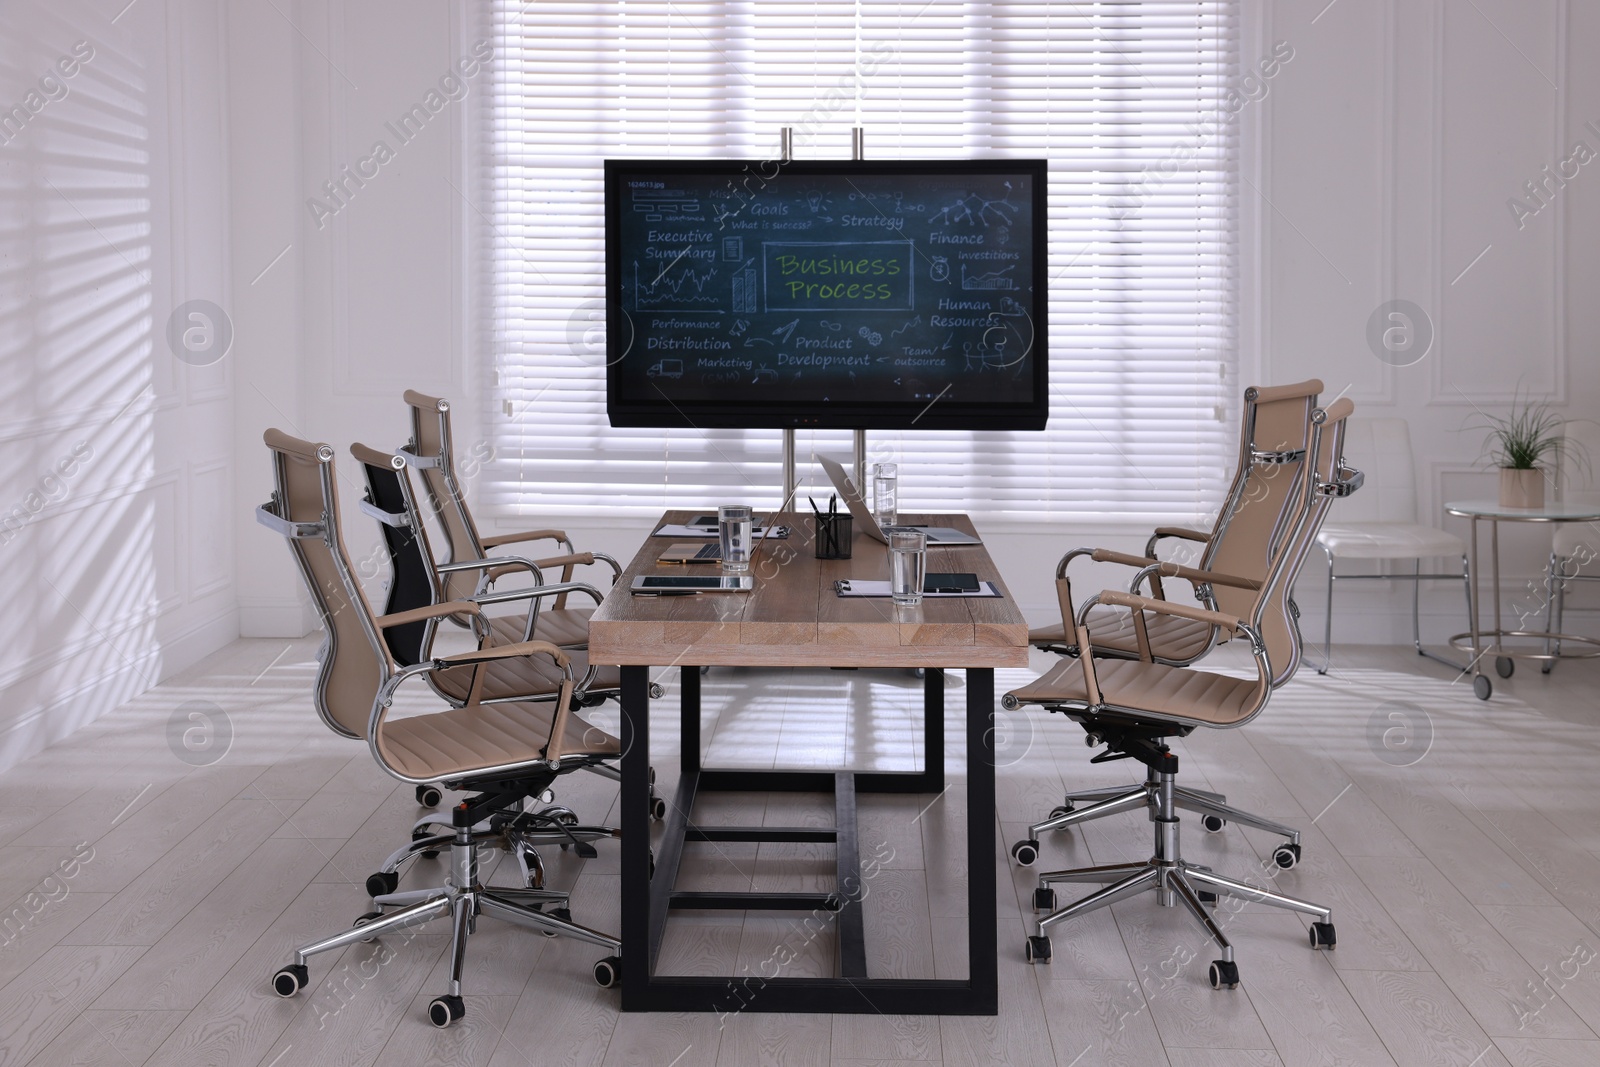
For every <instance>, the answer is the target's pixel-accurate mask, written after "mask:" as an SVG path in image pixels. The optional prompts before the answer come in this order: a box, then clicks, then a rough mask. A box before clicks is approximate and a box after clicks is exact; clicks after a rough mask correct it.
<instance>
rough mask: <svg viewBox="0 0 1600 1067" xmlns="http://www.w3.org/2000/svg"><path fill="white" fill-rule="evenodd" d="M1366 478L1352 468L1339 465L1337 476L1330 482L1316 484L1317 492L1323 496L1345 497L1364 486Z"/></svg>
mask: <svg viewBox="0 0 1600 1067" xmlns="http://www.w3.org/2000/svg"><path fill="white" fill-rule="evenodd" d="M1366 481H1367V476H1366V475H1365V474H1363V473H1362V472H1361V471H1358V470H1356V469H1355V468H1354V467H1346V466H1345V465H1344V464H1343V463H1340V464H1339V474H1338V476H1337V477H1335V478H1334V480H1333V481H1331V482H1318V483H1317V492H1319V493H1321V494H1322V495H1323V496H1331V497H1336V498H1337V497H1346V496H1349V495H1350V494H1352V493H1354V492H1355V491H1356V490H1358V489H1360V488H1361V487H1362V486H1363V485H1365V484H1366Z"/></svg>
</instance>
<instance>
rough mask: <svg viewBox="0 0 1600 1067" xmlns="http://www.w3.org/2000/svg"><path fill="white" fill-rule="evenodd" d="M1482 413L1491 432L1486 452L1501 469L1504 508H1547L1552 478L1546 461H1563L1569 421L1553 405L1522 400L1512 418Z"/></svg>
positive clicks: (1514, 403)
mask: <svg viewBox="0 0 1600 1067" xmlns="http://www.w3.org/2000/svg"><path fill="white" fill-rule="evenodd" d="M1479 414H1480V415H1481V416H1482V420H1483V421H1482V424H1483V425H1484V426H1485V427H1486V428H1487V429H1488V431H1489V435H1488V437H1487V438H1486V439H1485V440H1484V442H1483V450H1484V452H1486V453H1487V454H1488V456H1489V458H1490V459H1491V460H1493V461H1494V464H1495V466H1497V467H1499V468H1500V506H1501V507H1507V508H1542V507H1544V483H1545V479H1546V477H1548V475H1547V472H1546V471H1545V464H1543V463H1542V461H1544V460H1546V459H1547V458H1548V459H1551V460H1555V459H1559V458H1560V456H1561V453H1562V451H1563V449H1564V447H1565V444H1564V442H1565V430H1566V420H1565V419H1563V418H1562V417H1561V416H1559V415H1557V414H1556V413H1555V412H1553V411H1551V410H1550V405H1549V404H1546V403H1543V402H1540V403H1532V402H1528V403H1523V402H1521V401H1519V400H1512V402H1511V413H1510V414H1509V415H1505V416H1499V415H1490V414H1487V413H1485V412H1480V413H1479Z"/></svg>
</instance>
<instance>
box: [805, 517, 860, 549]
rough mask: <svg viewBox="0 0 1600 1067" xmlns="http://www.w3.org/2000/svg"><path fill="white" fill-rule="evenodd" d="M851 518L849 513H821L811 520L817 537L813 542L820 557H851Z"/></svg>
mask: <svg viewBox="0 0 1600 1067" xmlns="http://www.w3.org/2000/svg"><path fill="white" fill-rule="evenodd" d="M850 520H851V516H850V514H849V513H845V514H843V515H820V516H817V517H815V518H813V519H812V520H811V521H812V523H813V525H814V526H815V527H816V530H815V532H816V538H815V539H814V540H813V541H812V543H811V544H812V547H813V548H814V549H815V550H816V554H817V558H818V559H849V558H850V536H851V533H852V530H851V525H850Z"/></svg>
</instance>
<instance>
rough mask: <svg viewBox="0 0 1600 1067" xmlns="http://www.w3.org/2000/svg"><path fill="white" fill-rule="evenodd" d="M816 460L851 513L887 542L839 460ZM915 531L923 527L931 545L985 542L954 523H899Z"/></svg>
mask: <svg viewBox="0 0 1600 1067" xmlns="http://www.w3.org/2000/svg"><path fill="white" fill-rule="evenodd" d="M817 462H818V463H821V464H822V469H823V470H825V471H827V472H828V479H829V480H830V481H832V482H833V487H834V488H835V489H837V490H839V495H840V496H842V497H844V502H845V504H846V506H848V507H849V508H850V514H851V515H853V516H855V520H856V522H857V523H858V524H860V526H861V528H862V529H863V530H865V531H867V533H868V535H870V536H872V537H875V538H877V539H878V540H879V541H882V542H883V543H884V544H888V543H889V539H888V538H887V537H885V536H883V530H882V529H880V528H879V526H878V520H877V519H874V518H873V517H872V512H871V511H869V510H868V509H867V503H866V501H864V500H862V499H861V494H860V493H859V492H857V491H856V486H855V483H854V482H852V481H851V480H850V475H848V474H846V473H845V470H844V468H843V467H841V466H840V465H839V462H838V460H833V459H829V458H828V457H827V456H818V457H817ZM899 525H902V526H907V527H909V528H910V529H913V530H921V531H922V532H923V534H924V535H926V537H927V538H928V544H930V545H981V544H983V542H982V541H981V540H979V539H978V538H976V537H974V536H972V535H971V534H969V533H967V532H966V531H965V530H958V529H956V528H955V527H953V526H922V525H919V524H916V523H900V524H899Z"/></svg>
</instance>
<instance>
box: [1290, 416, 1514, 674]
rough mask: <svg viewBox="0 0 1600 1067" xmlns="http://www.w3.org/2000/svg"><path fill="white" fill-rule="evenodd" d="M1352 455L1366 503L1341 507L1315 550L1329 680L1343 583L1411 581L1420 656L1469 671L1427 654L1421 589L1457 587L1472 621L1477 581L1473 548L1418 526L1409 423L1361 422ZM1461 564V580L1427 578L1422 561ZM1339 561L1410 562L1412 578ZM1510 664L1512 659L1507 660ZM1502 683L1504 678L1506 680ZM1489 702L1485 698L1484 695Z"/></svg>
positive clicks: (1350, 439)
mask: <svg viewBox="0 0 1600 1067" xmlns="http://www.w3.org/2000/svg"><path fill="white" fill-rule="evenodd" d="M1346 450H1347V451H1348V453H1349V457H1350V461H1351V462H1352V463H1357V464H1360V465H1361V467H1362V469H1363V470H1367V471H1370V472H1371V477H1370V478H1369V479H1368V480H1367V488H1366V492H1364V493H1362V494H1361V499H1360V500H1358V501H1356V502H1354V503H1349V504H1341V505H1340V506H1339V521H1338V522H1330V523H1328V524H1327V525H1325V526H1324V527H1323V528H1322V532H1321V533H1319V534H1318V535H1317V545H1318V547H1320V548H1321V549H1322V553H1323V555H1324V556H1325V557H1326V558H1327V561H1328V598H1327V603H1326V606H1325V607H1324V609H1323V617H1322V664H1321V665H1320V666H1319V667H1317V673H1318V674H1327V673H1328V668H1329V667H1330V666H1332V660H1333V586H1334V583H1335V582H1336V581H1338V582H1355V581H1365V582H1373V581H1379V582H1410V583H1411V643H1412V645H1413V646H1414V647H1415V648H1416V650H1417V655H1419V656H1426V657H1427V658H1428V659H1431V660H1433V661H1434V662H1436V663H1442V664H1444V665H1445V666H1446V667H1454V668H1455V669H1456V670H1458V671H1463V672H1464V671H1466V670H1468V669H1469V668H1470V664H1462V663H1457V662H1455V661H1454V660H1451V659H1448V658H1446V657H1444V656H1441V655H1439V654H1438V653H1436V652H1431V651H1429V650H1428V649H1426V648H1424V647H1422V621H1421V599H1422V583H1423V582H1425V581H1429V580H1433V579H1442V580H1445V581H1459V582H1460V583H1461V588H1462V591H1463V592H1464V593H1465V595H1466V605H1467V615H1468V616H1469V617H1470V616H1471V614H1472V575H1471V572H1470V570H1469V569H1468V567H1467V546H1466V544H1465V543H1464V542H1463V541H1462V540H1461V538H1459V537H1457V536H1456V535H1455V534H1453V533H1447V532H1445V531H1444V530H1441V529H1439V528H1438V527H1437V526H1428V525H1425V524H1423V523H1420V522H1418V521H1417V484H1416V473H1415V471H1414V470H1413V468H1412V465H1411V431H1410V429H1409V428H1408V427H1407V426H1406V421H1405V420H1404V419H1356V420H1355V421H1353V422H1352V423H1351V424H1350V428H1349V430H1348V431H1347V432H1346ZM1440 557H1447V558H1453V559H1459V560H1460V561H1461V569H1460V570H1459V571H1457V572H1456V573H1455V574H1446V573H1439V574H1423V573H1422V561H1423V560H1424V559H1434V558H1440ZM1339 559H1359V560H1374V561H1378V562H1382V561H1384V560H1406V561H1410V563H1411V573H1410V574H1335V573H1334V562H1335V561H1336V560H1339ZM1506 662H1507V663H1510V662H1511V661H1510V660H1507V661H1506ZM1502 677H1503V676H1502ZM1485 698H1486V699H1487V695H1485Z"/></svg>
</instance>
